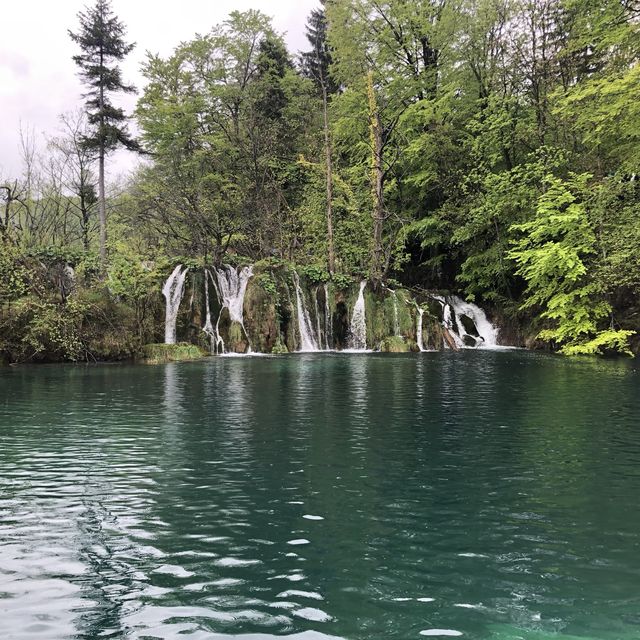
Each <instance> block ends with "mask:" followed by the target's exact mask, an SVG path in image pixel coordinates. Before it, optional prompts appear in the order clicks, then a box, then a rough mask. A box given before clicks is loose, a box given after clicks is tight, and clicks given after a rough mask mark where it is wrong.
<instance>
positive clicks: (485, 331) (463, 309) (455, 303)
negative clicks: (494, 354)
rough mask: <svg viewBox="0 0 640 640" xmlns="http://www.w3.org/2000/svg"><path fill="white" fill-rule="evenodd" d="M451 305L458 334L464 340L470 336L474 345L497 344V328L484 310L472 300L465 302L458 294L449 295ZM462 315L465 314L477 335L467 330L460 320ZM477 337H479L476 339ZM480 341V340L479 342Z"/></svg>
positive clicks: (488, 345) (492, 345)
mask: <svg viewBox="0 0 640 640" xmlns="http://www.w3.org/2000/svg"><path fill="white" fill-rule="evenodd" d="M450 300H451V306H452V307H453V311H454V312H455V316H456V325H457V327H458V335H459V336H460V338H461V339H462V341H463V342H464V340H465V337H467V336H468V337H469V338H472V339H473V341H474V342H475V343H476V346H479V347H484V348H490V347H495V346H497V344H498V328H497V327H496V326H494V325H493V324H492V323H491V322H489V320H488V318H487V315H486V314H485V312H484V311H483V310H482V309H481V308H480V307H479V306H478V305H475V304H473V303H472V302H465V301H464V300H462V299H461V298H458V296H451V298H450ZM462 316H466V317H467V318H469V319H470V320H471V322H473V325H474V326H475V329H476V331H477V334H478V335H477V336H475V335H473V334H470V333H468V332H467V329H466V328H465V326H464V323H463V321H462ZM478 338H479V339H478ZM480 341H481V342H480Z"/></svg>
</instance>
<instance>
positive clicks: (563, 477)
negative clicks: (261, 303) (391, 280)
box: [0, 351, 640, 640]
mask: <svg viewBox="0 0 640 640" xmlns="http://www.w3.org/2000/svg"><path fill="white" fill-rule="evenodd" d="M636 366H637V363H636V362H634V361H631V360H616V361H602V360H570V359H564V358H560V357H552V356H544V355H537V354H531V353H526V352H521V351H518V352H492V351H484V352H481V351H465V352H461V353H423V354H416V355H398V356H393V355H381V354H366V355H365V354H362V355H360V354H348V355H346V354H324V355H323V354H313V355H311V354H310V355H296V356H285V357H277V358H268V357H260V358H259V357H256V358H247V357H245V358H217V359H211V360H209V361H207V362H204V363H203V362H200V363H191V364H173V365H167V366H156V367H152V366H147V367H145V366H129V365H126V366H120V365H110V366H89V367H85V366H40V367H12V368H5V369H0V638H3V639H7V640H23V639H25V640H26V639H28V640H41V639H42V640H45V639H46V640H58V639H63V638H64V639H67V638H74V639H82V640H98V639H103V638H137V639H150V638H163V639H165V638H166V639H176V640H181V639H186V640H205V639H218V638H231V637H237V638H241V639H243V640H249V639H251V640H263V639H266V638H274V637H279V636H284V635H290V636H291V637H292V638H295V639H296V640H320V639H325V638H349V639H357V640H359V639H363V640H364V639H369V638H374V639H381V640H388V639H396V638H397V639H403V640H404V639H410V638H416V639H419V638H421V637H424V636H433V637H440V636H458V635H461V637H463V638H466V639H483V640H484V639H494V640H498V639H499V640H507V639H518V638H523V639H526V640H540V639H543V638H544V639H558V640H563V639H568V638H571V639H575V638H598V639H605V640H609V639H611V640H613V639H631V638H639V637H640V373H638V371H636V370H635V367H636Z"/></svg>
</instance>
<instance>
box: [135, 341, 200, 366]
mask: <svg viewBox="0 0 640 640" xmlns="http://www.w3.org/2000/svg"><path fill="white" fill-rule="evenodd" d="M207 355H208V354H207V352H206V351H205V350H204V349H201V348H200V347H198V346H197V345H195V344H189V343H188V342H179V343H178V344H145V345H144V346H143V347H142V355H141V357H140V361H141V362H143V363H145V364H165V363H167V362H186V361H190V360H200V358H204V357H206V356H207Z"/></svg>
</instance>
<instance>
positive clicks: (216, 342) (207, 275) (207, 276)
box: [202, 269, 224, 353]
mask: <svg viewBox="0 0 640 640" xmlns="http://www.w3.org/2000/svg"><path fill="white" fill-rule="evenodd" d="M209 280H211V284H212V285H213V287H214V289H215V290H216V292H217V291H218V285H217V283H216V281H215V280H214V278H213V275H212V274H211V271H209V269H205V270H204V303H205V307H206V310H207V311H206V316H205V322H204V327H202V332H203V333H204V334H205V335H207V336H208V337H209V340H210V342H211V346H210V349H209V350H210V352H211V353H224V340H223V339H222V337H221V336H220V334H219V333H218V324H217V323H216V326H215V327H214V326H213V322H212V321H211V307H210V305H209ZM218 297H220V295H219V294H218ZM219 320H220V319H219V318H218V321H219Z"/></svg>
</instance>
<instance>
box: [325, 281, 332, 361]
mask: <svg viewBox="0 0 640 640" xmlns="http://www.w3.org/2000/svg"><path fill="white" fill-rule="evenodd" d="M332 342H333V328H332V324H331V305H330V304H329V285H328V284H327V283H326V282H325V283H324V346H325V349H326V350H327V351H329V349H331V343H332Z"/></svg>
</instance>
